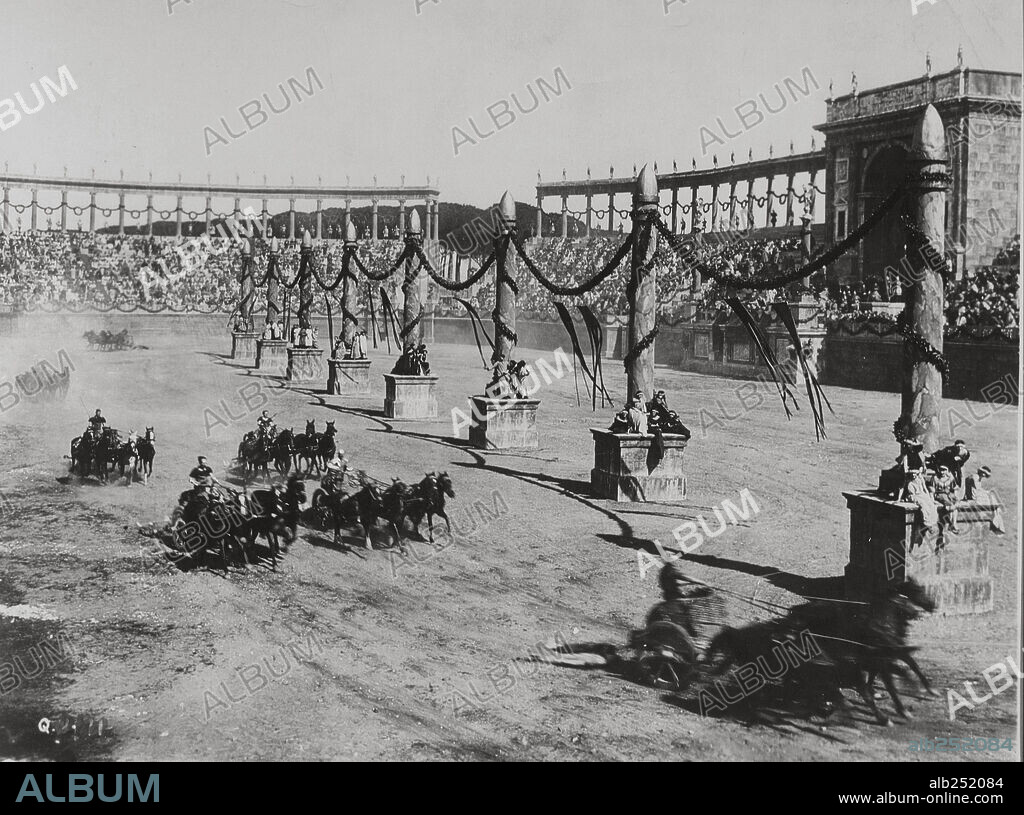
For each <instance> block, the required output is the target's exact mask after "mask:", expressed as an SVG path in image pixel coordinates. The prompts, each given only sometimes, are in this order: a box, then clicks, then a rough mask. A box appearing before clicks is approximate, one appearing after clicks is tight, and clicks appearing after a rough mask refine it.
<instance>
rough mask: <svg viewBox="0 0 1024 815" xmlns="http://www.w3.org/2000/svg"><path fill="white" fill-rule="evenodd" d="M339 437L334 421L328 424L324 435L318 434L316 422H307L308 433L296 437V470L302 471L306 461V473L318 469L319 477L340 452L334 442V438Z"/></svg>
mask: <svg viewBox="0 0 1024 815" xmlns="http://www.w3.org/2000/svg"><path fill="white" fill-rule="evenodd" d="M337 435H338V431H337V429H336V428H335V427H334V422H333V421H330V422H328V423H327V429H326V431H325V432H323V433H317V432H316V422H315V421H312V420H310V421H307V422H306V432H305V433H300V434H299V435H298V436H296V437H295V469H297V470H300V471H301V469H302V467H301V463H302V461H303V459H305V461H306V473H307V474H308V473H309V472H310V471H311V470H312V469H313V467H316V471H317V474H318V475H319V473H320V472H321V470H323V468H324V467H326V466H327V462H328V461H330V460H331V459H332V458H333V457H334V454H335V453H336V452H337V450H338V446H337V444H336V443H335V441H334V437H335V436H337Z"/></svg>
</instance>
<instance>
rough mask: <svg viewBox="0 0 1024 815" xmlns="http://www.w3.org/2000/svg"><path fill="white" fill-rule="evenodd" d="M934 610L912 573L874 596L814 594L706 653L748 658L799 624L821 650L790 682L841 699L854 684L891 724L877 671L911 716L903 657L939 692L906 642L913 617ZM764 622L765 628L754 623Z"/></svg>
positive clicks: (729, 633)
mask: <svg viewBox="0 0 1024 815" xmlns="http://www.w3.org/2000/svg"><path fill="white" fill-rule="evenodd" d="M934 610H935V602H934V601H933V600H932V599H931V598H930V597H929V596H928V595H927V594H926V592H925V590H924V587H923V586H921V584H920V583H918V582H917V581H915V580H906V581H904V582H902V583H899V584H897V585H895V586H893V587H891V588H890V589H889V590H888V591H887V592H886V593H885V594H883V595H882V596H880V597H877V598H874V599H872V600H871V601H870V602H863V603H861V602H852V603H851V602H845V601H837V600H832V601H829V600H813V601H811V602H809V603H804V604H802V605H799V606H797V607H795V608H793V609H791V610H790V612H789V614H788V615H787V616H786V617H785V618H784V619H783V620H780V621H778V622H773V623H770V624H769V623H758V624H756V625H755V626H747V627H745V628H740V629H726V630H725V631H723V632H722V634H720V635H719V636H718V637H716V638H715V640H714V641H713V642H712V644H711V647H710V648H709V649H708V654H707V657H708V659H711V658H713V657H714V656H715V654H717V653H722V654H724V655H725V656H726V659H727V662H728V663H730V664H744V663H747V662H750V661H752V659H756V658H757V656H758V655H759V654H760V653H761V652H764V651H766V650H767V647H768V639H769V638H774V639H775V640H779V639H780V638H784V637H789V638H790V639H792V638H794V637H795V636H797V633H798V632H801V633H804V632H806V633H808V634H809V636H810V637H812V638H813V641H814V644H815V645H816V647H817V650H818V651H819V652H820V653H819V654H818V655H817V656H816V658H815V659H813V660H807V661H806V662H805V663H804V664H801V665H799V666H798V667H797V668H796V669H795V670H794V671H793V672H790V675H788V676H787V677H786V679H787V684H790V685H799V686H802V687H804V688H807V689H809V690H811V691H813V692H821V691H824V693H825V696H826V700H827V701H828V702H829V703H830V704H834V705H835V706H836V707H845V706H846V700H845V699H844V698H843V694H842V690H841V689H842V687H844V686H851V685H852V686H853V687H854V688H855V689H856V690H857V692H858V693H859V694H860V697H861V698H862V699H863V700H864V702H865V703H866V704H867V706H868V707H869V708H870V709H871V712H872V713H873V714H874V715H875V718H876V719H877V720H878V722H879V723H880V724H884V725H887V726H891V725H892V721H891V720H890V719H889V717H888V716H886V715H885V714H884V713H882V712H881V711H880V710H879V709H878V705H877V704H876V702H875V699H874V694H873V688H874V682H875V678H876V677H878V676H881V678H882V682H883V684H884V685H885V688H886V690H887V691H888V692H889V696H890V698H891V699H892V701H893V705H894V706H895V708H896V713H897V714H898V715H899V716H901V717H903V718H906V719H909V718H911V717H910V714H909V713H908V712H907V710H906V708H904V706H903V702H902V700H901V699H900V696H899V694H898V693H897V691H896V686H895V683H894V682H893V679H892V677H893V674H894V673H896V672H898V665H897V664H898V663H900V662H902V663H904V664H905V665H907V666H908V667H909V668H910V669H911V670H912V671H913V672H914V674H915V675H916V676H917V678H918V679H919V680H920V681H921V684H922V686H923V687H924V689H925V691H926V692H927V693H929V694H931V695H935V693H934V691H933V690H932V688H931V685H930V684H929V683H928V679H927V677H925V675H924V672H923V671H922V670H921V668H920V666H919V665H918V664H917V661H916V660H915V659H914V657H913V652H914V651H915V650H917V649H916V648H914V647H912V646H909V645H908V644H907V638H908V634H909V630H910V623H911V622H912V621H913V620H915V619H917V618H918V617H919V616H920V615H921V612H922V611H934ZM758 627H759V628H761V629H765V631H763V632H760V633H759V632H758V631H755V628H758Z"/></svg>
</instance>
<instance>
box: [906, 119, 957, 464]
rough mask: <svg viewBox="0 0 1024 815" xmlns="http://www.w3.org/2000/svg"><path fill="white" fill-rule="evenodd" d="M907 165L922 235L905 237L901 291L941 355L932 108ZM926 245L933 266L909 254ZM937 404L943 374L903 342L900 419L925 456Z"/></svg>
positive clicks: (940, 140) (940, 221)
mask: <svg viewBox="0 0 1024 815" xmlns="http://www.w3.org/2000/svg"><path fill="white" fill-rule="evenodd" d="M907 164H908V169H909V171H910V172H909V175H908V184H909V190H910V192H909V194H910V206H911V208H912V209H911V212H912V215H913V219H914V225H915V226H916V227H917V230H918V231H919V232H920V233H922V234H921V235H920V236H915V235H913V234H910V235H908V236H907V237H908V247H907V258H908V260H909V261H910V263H911V264H912V266H913V268H914V270H915V274H914V275H913V285H911V286H910V287H909V288H908V289H906V290H905V291H906V296H907V310H908V312H909V314H910V327H911V329H912V330H914V331H915V332H917V333H918V334H919V335H920V336H922V337H923V338H924V339H925V340H926V341H927V342H929V343H930V344H931V345H932V346H933V347H934V348H935V349H936V350H937V351H939V352H940V353H941V352H942V325H943V306H944V299H945V298H944V292H943V287H942V274H943V271H944V269H943V268H941V266H942V265H943V264H941V261H942V260H944V258H945V255H944V249H945V223H944V222H945V212H946V190H947V189H948V187H949V178H948V175H947V172H946V135H945V131H944V129H943V126H942V119H941V118H940V117H939V114H938V111H936V110H935V108H934V107H933V106H932V105H928V107H927V108H926V109H925V112H924V115H923V116H922V117H921V120H920V121H919V122H918V125H917V128H916V130H915V132H914V142H913V146H912V147H911V151H910V154H909V155H908V157H907ZM919 237H920V240H919V239H918V238H919ZM925 240H926V241H927V243H928V244H930V247H931V252H930V253H929V255H930V256H931V257H933V258H934V259H935V262H934V264H930V263H929V262H928V261H927V259H926V256H925V253H924V252H923V251H911V247H914V249H915V250H917V249H923V248H924V244H923V241H925ZM937 266H938V267H940V268H936V267H937ZM941 403H942V373H941V372H940V371H939V370H938V369H937V368H936V367H935V366H934V365H933V364H931V363H930V362H927V361H926V360H925V359H924V358H923V357H922V355H921V354H920V352H918V351H917V350H916V349H915V348H914V347H913V346H912V345H911V344H910V343H905V344H904V358H903V392H902V408H903V414H902V416H901V419H902V420H903V424H904V426H905V427H906V429H907V430H908V431H909V433H908V434H909V435H910V436H912V437H916V438H918V439H919V440H920V441H921V442H922V443H923V444H924V449H925V451H926V452H928V451H932V450H934V449H935V448H936V447H937V444H938V440H939V431H940V427H939V409H940V407H941Z"/></svg>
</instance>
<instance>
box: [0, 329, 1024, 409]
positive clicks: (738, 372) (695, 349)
mask: <svg viewBox="0 0 1024 815" xmlns="http://www.w3.org/2000/svg"><path fill="white" fill-rule="evenodd" d="M228 318H229V315H228V314H144V313H138V312H136V313H132V314H124V313H115V312H109V313H105V314H101V313H94V314H61V313H58V314H49V313H44V312H32V313H29V314H25V313H20V314H18V313H11V312H5V311H3V310H0V337H4V336H12V335H13V334H14V333H15V332H17V333H19V334H22V335H24V334H25V332H28V333H33V332H34V333H39V334H63V335H65V336H67V337H70V338H72V339H73V338H77V337H81V335H82V334H83V333H84V332H86V331H101V330H107V331H112V332H118V331H121V330H123V329H126V328H127V329H128V331H129V332H130V333H131V334H132V336H133V338H134V340H135V342H136V343H137V344H146V340H145V337H146V336H147V335H151V336H155V335H161V334H175V333H181V334H186V335H189V336H193V337H194V336H208V337H210V338H211V340H221V341H222V345H223V347H224V348H225V349H230V347H231V337H230V332H229V328H228ZM424 323H425V324H424V340H425V341H426V342H428V343H442V344H454V345H475V344H476V341H475V339H474V337H473V328H472V325H471V324H470V321H469V319H467V318H465V317H434V318H432V319H431V318H427V319H426V320H425V321H424ZM256 324H257V328H258V327H259V325H260V322H259V320H257V323H256ZM313 324H314V326H315V327H316V328H317V331H318V335H319V337H320V338H321V344H322V345H323V346H325V347H326V345H327V336H328V332H327V318H326V317H323V316H315V317H314V318H313ZM488 330H490V327H488ZM335 331H337V332H340V324H339V323H338V321H335ZM516 331H517V333H518V335H519V347H521V348H525V349H530V350H539V351H554V350H555V349H557V348H562V349H564V350H565V351H566V353H571V343H570V341H569V337H568V335H567V334H566V332H565V329H564V328H563V327H562V325H561V323H557V322H547V321H541V320H520V321H518V322H517V324H516ZM576 331H577V335H578V336H579V338H580V342H581V343H582V345H583V349H584V353H585V354H587V355H588V356H589V341H588V339H587V332H586V327H585V326H584V325H583V323H582V322H578V323H576ZM767 333H768V336H769V338H770V339H771V340H772V342H773V344H774V346H775V351H776V354H777V356H779V357H780V359H786V358H787V357H788V354H787V348H788V345H789V339H788V337H787V336H786V335H785V333H784V332H782V331H781V330H779V331H775V330H773V329H772V328H769V329H768V332H767ZM804 334H807V335H810V336H812V338H813V337H814V336H815V335H816V336H818V337H819V338H820V349H819V350H818V352H817V357H816V360H815V362H816V364H817V370H818V377H819V380H820V381H821V383H822V384H823V385H832V386H835V387H845V388H855V389H861V390H876V391H885V392H888V393H898V392H899V391H900V377H901V371H902V358H903V357H902V355H903V343H902V338H901V337H900V336H899V335H898V334H892V335H888V336H876V335H874V334H872V333H870V332H864V333H861V334H850V333H848V332H846V331H844V330H843V329H842V328H829V329H827V330H826V329H818V330H816V331H815V330H811V331H806V332H805V331H802V332H801V335H802V336H803V335H804ZM625 338H626V326H625V325H621V326H619V325H606V326H605V344H604V354H603V356H604V357H605V358H606V359H621V358H622V350H623V348H624V346H625ZM748 346H749V338H747V337H746V336H745V335H744V333H743V329H742V328H740V327H739V326H733V325H730V324H728V323H726V324H713V323H710V322H702V321H695V322H692V323H685V324H682V325H679V326H676V327H674V328H670V327H668V326H662V328H661V331H660V333H659V334H658V341H657V344H656V346H655V354H656V358H655V361H656V363H657V364H659V365H666V366H668V367H670V368H674V369H676V370H680V371H688V372H691V373H700V374H706V375H710V376H724V377H729V378H733V379H757V378H759V377H761V376H763V375H765V373H766V369H765V368H764V365H763V363H761V361H760V360H759V359H758V358H757V357H756V356H755V355H754V354H753V353H752V349H750V348H749V347H748ZM214 347H221V346H214ZM944 353H945V354H946V356H947V358H948V359H949V362H950V374H949V378H948V380H947V382H946V383H945V386H944V389H943V395H944V396H945V397H947V398H950V399H969V400H973V401H978V402H984V401H991V393H992V392H993V388H994V387H995V386H994V383H998V382H1003V383H1006V384H1009V385H1010V386H1011V387H1009V388H1008V390H1009V391H1012V392H1013V394H1014V404H1017V403H1018V399H1017V389H1018V384H1019V383H1018V380H1017V372H1018V369H1019V365H1020V350H1019V346H1018V345H1017V344H1015V343H1013V342H1011V341H1000V340H994V339H989V340H947V341H946V342H945V346H944ZM1008 377H1012V381H1011V380H1010V379H1008ZM1005 390H1007V389H1005V388H1004V392H1005Z"/></svg>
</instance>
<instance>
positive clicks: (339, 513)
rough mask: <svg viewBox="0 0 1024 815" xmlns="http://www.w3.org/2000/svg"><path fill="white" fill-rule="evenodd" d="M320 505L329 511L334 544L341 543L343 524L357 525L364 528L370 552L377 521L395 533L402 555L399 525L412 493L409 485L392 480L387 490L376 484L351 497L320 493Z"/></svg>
mask: <svg viewBox="0 0 1024 815" xmlns="http://www.w3.org/2000/svg"><path fill="white" fill-rule="evenodd" d="M320 495H321V499H320V505H321V507H322V508H324V509H326V510H327V511H328V512H330V514H331V517H332V518H333V520H334V543H335V544H339V543H340V542H341V528H342V526H345V525H350V526H352V525H356V524H358V525H359V526H361V527H362V528H363V537H364V540H365V541H366V548H367V549H373V544H372V543H371V542H370V529H371V528H372V527H373V526H374V525H375V524H376V523H377V521H378V520H383V521H386V522H387V524H388V526H389V527H390V528H391V531H392V533H393V534H394V542H395V543H396V544H398V548H399V549H400V550H401V551H402V552H403V553H404V552H405V544H404V543H403V541H402V533H401V523H402V519H403V518H404V517H405V514H406V512H407V509H406V504H407V502H408V501H409V500H410V498H411V495H412V492H411V490H410V489H409V487H408V485H406V484H403V483H402V482H401V481H397V480H396V481H395V483H393V484H392V485H391V486H390V487H388V488H387V489H386V490H383V491H381V490H380V489H379V488H378V487H377V486H376V485H375V484H371V483H366V484H364V485H363V487H362V488H361V489H360V490H359V491H358V492H355V493H353V494H351V495H346V494H344V493H341V492H334V493H320Z"/></svg>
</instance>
